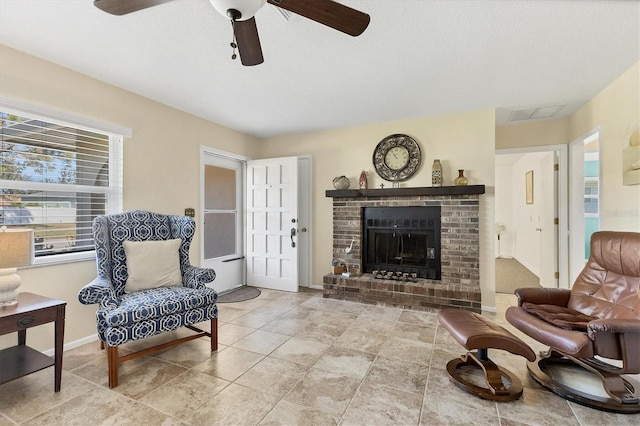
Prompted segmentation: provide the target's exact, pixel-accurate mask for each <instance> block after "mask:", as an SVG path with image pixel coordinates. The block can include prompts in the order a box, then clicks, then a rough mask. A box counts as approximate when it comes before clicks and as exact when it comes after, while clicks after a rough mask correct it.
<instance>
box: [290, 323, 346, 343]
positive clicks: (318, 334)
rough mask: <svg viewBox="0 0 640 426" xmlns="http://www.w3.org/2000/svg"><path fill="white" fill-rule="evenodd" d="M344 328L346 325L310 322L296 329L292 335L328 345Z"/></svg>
mask: <svg viewBox="0 0 640 426" xmlns="http://www.w3.org/2000/svg"><path fill="white" fill-rule="evenodd" d="M345 330H347V326H344V325H333V324H325V323H312V324H309V325H307V326H306V327H305V328H303V329H302V330H300V331H298V332H297V333H296V334H295V335H294V337H297V338H299V339H303V340H311V341H314V342H319V343H326V344H329V345H330V344H332V343H333V342H335V341H336V339H338V338H339V337H340V336H341V335H342V333H344V332H345Z"/></svg>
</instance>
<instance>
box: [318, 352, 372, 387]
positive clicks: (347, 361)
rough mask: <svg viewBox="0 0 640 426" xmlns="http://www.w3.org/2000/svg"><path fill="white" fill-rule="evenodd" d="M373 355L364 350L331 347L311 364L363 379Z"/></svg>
mask: <svg viewBox="0 0 640 426" xmlns="http://www.w3.org/2000/svg"><path fill="white" fill-rule="evenodd" d="M375 357H376V356H375V355H374V354H370V353H366V352H361V351H354V350H352V349H348V348H341V347H331V348H329V350H327V351H326V352H325V353H324V354H323V355H322V356H321V357H320V359H319V360H318V361H317V362H316V363H315V364H314V365H313V368H319V369H322V370H326V371H331V372H333V373H338V374H344V375H346V376H351V377H354V378H356V379H363V378H364V376H365V375H366V374H367V371H369V367H371V364H372V363H373V360H374V359H375Z"/></svg>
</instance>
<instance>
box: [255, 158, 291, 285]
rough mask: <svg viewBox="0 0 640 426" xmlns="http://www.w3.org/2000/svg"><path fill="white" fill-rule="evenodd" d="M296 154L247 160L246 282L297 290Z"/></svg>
mask: <svg viewBox="0 0 640 426" xmlns="http://www.w3.org/2000/svg"><path fill="white" fill-rule="evenodd" d="M297 178H298V158H297V157H284V158H270V159H265V160H254V161H248V162H247V182H246V194H247V200H246V237H247V239H246V255H247V284H248V285H251V286H255V287H264V288H270V289H275V290H284V291H293V292H297V291H298V249H297V247H296V246H297V240H298V237H297V233H298V179H297Z"/></svg>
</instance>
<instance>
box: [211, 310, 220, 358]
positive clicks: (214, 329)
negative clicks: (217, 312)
mask: <svg viewBox="0 0 640 426" xmlns="http://www.w3.org/2000/svg"><path fill="white" fill-rule="evenodd" d="M217 350H218V318H217V317H216V318H211V352H215V351H217Z"/></svg>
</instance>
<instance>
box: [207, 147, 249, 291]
mask: <svg viewBox="0 0 640 426" xmlns="http://www.w3.org/2000/svg"><path fill="white" fill-rule="evenodd" d="M202 167H203V170H202V173H203V182H204V186H203V203H202V206H203V212H202V214H203V234H202V235H203V241H202V244H201V245H202V252H201V253H202V257H203V262H202V266H203V267H205V268H213V269H214V270H215V271H216V279H215V280H214V281H213V282H211V283H209V284H208V286H210V287H213V288H214V289H215V290H216V291H217V292H219V293H223V292H226V291H229V290H232V289H234V288H236V287H238V286H241V285H243V284H244V282H245V279H244V270H245V258H244V255H243V252H244V247H243V241H244V232H243V229H244V223H243V220H244V218H243V216H242V211H243V210H242V203H243V196H242V195H243V187H244V179H243V176H244V163H243V162H242V161H239V160H234V159H229V158H224V157H221V156H217V155H214V154H211V153H204V155H203V164H202Z"/></svg>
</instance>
